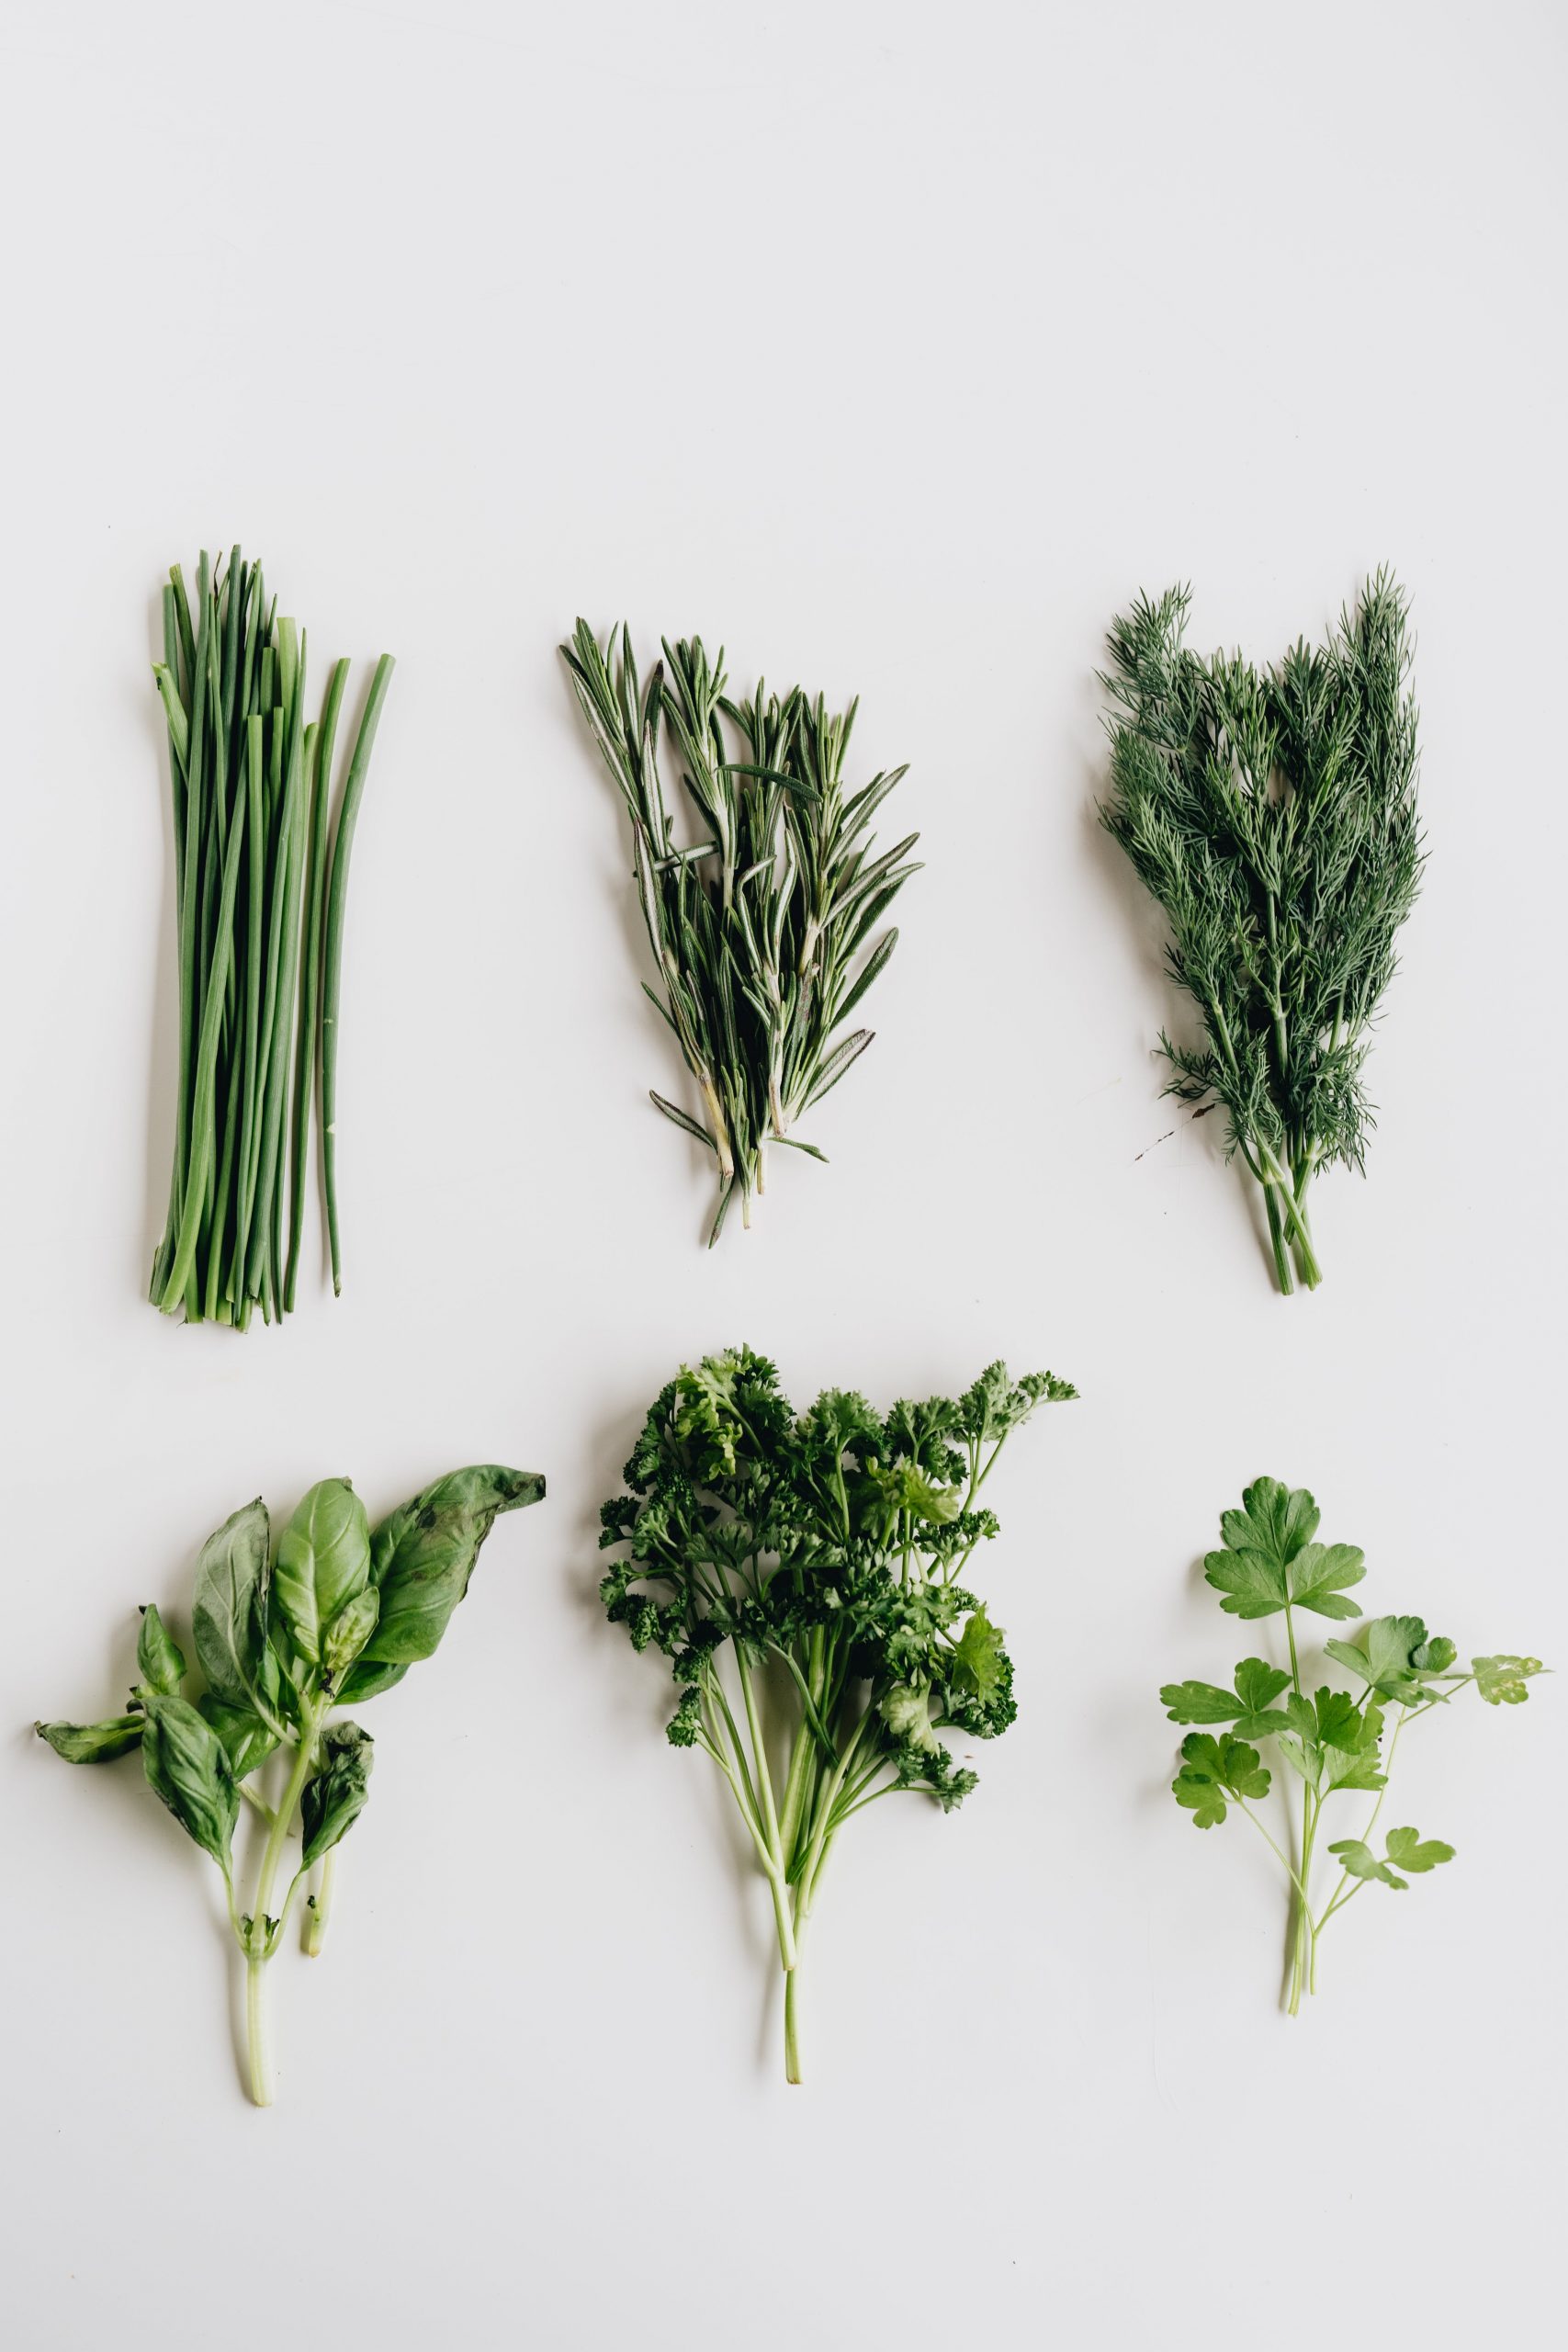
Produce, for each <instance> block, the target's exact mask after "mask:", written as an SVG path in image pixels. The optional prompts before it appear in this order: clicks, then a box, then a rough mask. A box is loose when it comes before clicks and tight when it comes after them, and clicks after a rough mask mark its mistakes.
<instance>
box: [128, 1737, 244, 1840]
mask: <svg viewBox="0 0 1568 2352" xmlns="http://www.w3.org/2000/svg"><path fill="white" fill-rule="evenodd" d="M141 1761H142V1763H143V1765H144V1766H145V1767H146V1770H147V1779H148V1781H149V1783H150V1785H151V1787H152V1791H153V1792H154V1794H155V1795H157V1796H160V1797H161V1798H162V1799H163V1801H164V1804H166V1805H167V1806H168V1808H169V1811H170V1812H171V1813H172V1814H173V1815H174V1816H175V1820H176V1821H177V1822H178V1823H179V1825H180V1827H181V1828H182V1829H183V1830H184V1831H185V1832H186V1836H187V1837H189V1838H195V1840H196V1842H197V1845H198V1846H199V1847H201V1848H202V1849H203V1850H204V1852H206V1853H209V1854H210V1855H211V1857H212V1859H213V1860H214V1861H215V1862H216V1863H217V1864H218V1866H219V1868H220V1870H221V1871H222V1872H223V1875H224V1877H225V1878H227V1877H228V1875H229V1849H230V1846H231V1843H232V1842H233V1837H234V1823H235V1820H236V1819H237V1817H238V1815H239V1811H240V1792H239V1790H238V1788H237V1787H236V1786H235V1782H234V1774H233V1771H232V1770H231V1766H230V1762H229V1753H228V1750H227V1749H226V1748H225V1747H224V1745H223V1743H222V1741H221V1740H220V1738H219V1736H218V1734H217V1733H216V1732H215V1731H214V1730H213V1728H212V1725H211V1724H209V1722H208V1720H207V1718H206V1716H205V1715H203V1714H201V1713H198V1712H197V1709H196V1708H195V1707H193V1706H192V1705H191V1703H190V1702H189V1700H188V1699H173V1698H164V1697H161V1696H160V1695H159V1694H158V1693H157V1692H156V1691H153V1692H151V1693H149V1696H148V1700H147V1728H146V1730H145V1731H144V1732H143V1734H142V1736H141Z"/></svg>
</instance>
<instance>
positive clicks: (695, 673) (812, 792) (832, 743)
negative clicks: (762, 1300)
mask: <svg viewBox="0 0 1568 2352" xmlns="http://www.w3.org/2000/svg"><path fill="white" fill-rule="evenodd" d="M560 650H561V653H562V656H563V658H564V659H565V662H566V665H567V668H568V670H569V671H570V674H571V683H572V687H573V690H574V692H575V694H576V695H577V699H578V703H579V705H580V707H581V711H582V715H583V718H585V719H586V721H587V723H588V727H589V730H590V732H591V733H592V736H593V739H594V741H596V742H597V744H598V746H599V749H600V751H601V752H602V753H603V755H604V763H605V764H606V766H607V767H608V768H609V771H610V774H611V775H612V776H613V777H614V778H615V784H616V786H617V787H618V788H619V791H620V794H621V797H622V798H623V799H624V800H625V802H626V813H627V815H628V817H629V818H630V820H631V829H632V854H633V871H634V873H635V876H636V879H637V895H638V897H639V899H640V900H641V903H642V912H643V921H644V922H645V924H646V926H647V930H648V938H649V946H650V948H651V949H652V952H653V959H654V963H655V965H656V967H657V968H658V973H659V978H660V990H661V992H656V991H655V990H654V989H652V988H649V984H648V982H647V981H646V980H645V981H644V982H643V987H644V989H645V990H646V991H647V993H648V995H649V997H650V998H652V1000H653V1002H654V1003H655V1004H656V1005H657V1006H658V1008H659V1011H660V1012H661V1013H662V1014H663V1016H664V1018H665V1020H666V1021H667V1022H668V1023H669V1025H670V1027H671V1031H672V1032H673V1034H674V1036H675V1041H676V1043H677V1045H678V1046H680V1049H681V1056H682V1060H683V1061H684V1062H685V1065H686V1068H687V1069H688V1070H689V1071H690V1072H691V1074H692V1077H693V1079H694V1081H695V1084H696V1089H697V1098H698V1103H699V1107H700V1111H701V1116H700V1117H696V1118H694V1117H692V1116H690V1115H688V1114H687V1113H686V1112H684V1111H682V1109H681V1108H680V1107H679V1105H678V1104H676V1103H671V1102H670V1101H668V1100H667V1099H666V1097H665V1096H664V1095H662V1094H660V1093H658V1092H656V1091H654V1090H652V1089H651V1088H650V1089H649V1096H650V1099H651V1101H652V1102H653V1103H654V1105H655V1106H656V1108H657V1109H659V1110H660V1111H662V1112H663V1114H664V1115H665V1117H666V1118H667V1119H670V1120H672V1121H673V1122H674V1124H675V1125H676V1126H678V1127H681V1128H682V1129H683V1130H684V1131H685V1133H686V1134H687V1135H690V1136H695V1138H696V1139H697V1141H698V1142H699V1143H702V1144H705V1145H706V1147H707V1148H708V1149H709V1150H710V1151H711V1152H712V1153H713V1154H714V1156H715V1158H716V1160H717V1163H718V1205H717V1209H716V1214H715V1216H714V1220H713V1225H712V1228H711V1230H710V1232H709V1235H708V1246H709V1248H710V1249H711V1248H712V1246H713V1244H714V1243H715V1242H716V1240H717V1239H718V1237H719V1234H720V1232H721V1231H722V1229H723V1226H724V1220H725V1217H726V1216H727V1215H728V1211H729V1207H730V1204H731V1203H732V1202H733V1201H734V1200H735V1199H736V1197H737V1196H738V1195H739V1202H740V1214H741V1220H742V1222H743V1224H745V1225H747V1226H750V1222H751V1201H752V1196H753V1194H760V1193H762V1192H763V1191H764V1189H765V1187H766V1182H767V1165H766V1151H767V1146H768V1145H769V1144H770V1143H781V1144H788V1145H789V1146H790V1147H791V1148H793V1149H795V1150H797V1151H804V1152H807V1153H808V1154H809V1155H810V1157H811V1158H812V1159H823V1158H824V1157H825V1154H824V1153H822V1152H820V1151H819V1150H818V1148H817V1147H816V1145H815V1144H809V1143H804V1142H802V1141H801V1139H800V1138H799V1136H795V1135H794V1134H793V1133H792V1132H791V1129H792V1128H793V1127H794V1125H795V1121H796V1120H797V1119H799V1118H800V1117H801V1116H802V1115H803V1114H805V1113H806V1112H807V1111H808V1110H810V1109H811V1108H812V1107H813V1106H814V1105H815V1104H817V1103H820V1102H821V1100H822V1098H823V1096H824V1095H825V1094H827V1093H828V1092H829V1091H830V1089H831V1088H833V1087H835V1086H837V1084H838V1082H839V1080H840V1079H841V1078H842V1077H843V1075H844V1073H845V1071H846V1070H847V1069H850V1067H851V1066H852V1063H854V1062H856V1061H858V1060H859V1059H860V1057H861V1055H862V1054H863V1052H864V1051H865V1049H866V1047H867V1046H869V1045H870V1044H871V1041H872V1037H873V1035H874V1032H873V1031H871V1030H870V1029H852V1030H850V1031H849V1032H848V1033H847V1034H846V1033H844V1029H843V1024H844V1023H845V1022H846V1021H847V1020H848V1018H849V1016H850V1014H851V1013H852V1012H853V1011H854V1009H855V1007H856V1005H858V1004H859V1003H860V1001H861V1000H862V998H863V996H864V994H865V992H866V990H867V989H869V988H870V986H871V984H872V982H873V981H874V979H875V978H876V977H877V975H878V974H879V973H880V972H881V971H883V970H884V969H885V967H886V963H887V959H888V957H889V956H891V955H892V953H893V950H894V948H895V947H896V946H897V941H898V933H897V931H896V930H892V931H886V932H884V933H882V935H881V936H880V937H879V938H878V939H877V940H876V941H875V942H874V944H873V945H872V946H871V947H870V948H869V949H867V948H866V941H867V940H868V938H869V937H870V935H871V933H873V931H874V929H875V927H876V925H877V924H878V923H879V922H881V920H882V918H883V916H884V915H885V914H886V911H887V909H888V908H889V907H890V906H891V904H892V902H893V900H894V899H895V898H896V897H897V894H898V892H899V890H900V889H901V888H903V886H904V884H905V883H906V882H907V881H908V877H909V876H910V875H911V874H916V873H918V872H919V865H918V864H914V863H911V862H910V860H909V855H908V854H909V852H910V850H911V849H912V848H913V847H914V845H915V842H916V840H917V839H918V835H916V834H914V833H909V834H907V835H906V837H905V838H904V839H903V840H902V841H900V842H896V843H895V844H894V846H893V847H892V848H891V849H888V850H884V851H883V852H882V853H881V854H879V855H877V856H873V854H872V848H873V843H872V839H871V835H870V831H869V828H870V825H871V822H872V820H873V818H874V816H875V814H876V811H877V809H879V808H880V807H881V806H882V803H883V802H884V800H886V797H887V795H888V794H889V793H890V792H891V791H892V790H893V787H894V786H895V785H897V783H898V782H899V781H900V780H901V778H902V777H903V776H904V775H905V774H906V773H907V771H906V769H904V768H902V767H898V768H891V769H887V770H886V771H884V772H883V773H882V774H880V775H874V776H873V777H872V779H871V781H870V782H869V783H868V784H864V785H863V786H861V787H860V789H859V790H858V791H855V792H850V791H847V790H846V788H845V784H844V762H845V757H846V754H847V753H848V751H849V745H850V736H851V731H852V729H853V726H854V719H855V711H856V708H857V707H858V706H857V704H855V703H853V702H852V703H851V705H850V707H849V708H848V710H846V711H844V712H843V713H841V714H839V713H834V712H831V711H829V709H828V708H827V706H826V704H825V703H824V701H823V698H822V696H821V695H817V696H816V697H815V699H812V698H809V697H808V696H807V695H805V694H803V693H802V692H801V690H800V688H799V687H798V686H796V687H794V688H792V689H791V691H790V692H789V693H788V694H786V695H771V694H769V693H768V692H767V691H766V689H765V687H764V686H763V685H762V684H761V683H759V684H758V687H757V690H756V692H755V694H754V695H752V696H751V697H750V700H749V701H745V702H736V701H732V700H731V699H730V698H729V696H728V695H727V694H726V693H725V685H726V679H725V672H724V653H723V650H722V649H721V650H720V651H719V655H718V659H717V660H716V661H710V659H709V657H708V655H707V654H706V652H705V650H704V648H703V642H702V639H701V638H692V639H684V638H682V639H681V640H680V641H679V642H678V643H677V644H674V645H671V643H670V642H669V641H668V639H666V640H665V643H664V659H663V661H662V662H657V663H655V665H654V668H653V670H652V671H651V672H650V673H649V677H648V679H647V681H646V683H644V682H642V681H641V680H639V678H638V675H637V661H636V658H635V656H634V654H633V652H632V645H631V633H630V631H629V629H626V628H620V629H617V630H612V632H611V634H610V637H609V639H607V641H606V643H605V644H604V648H603V649H601V647H600V646H599V643H598V641H597V639H595V637H594V635H593V632H592V629H591V628H589V626H588V624H587V622H586V621H583V620H580V621H579V622H578V624H577V628H576V631H575V634H574V635H573V637H572V639H571V642H570V644H568V645H563V646H562V647H561V649H560ZM661 739H662V742H663V745H664V748H665V750H666V752H670V751H671V750H672V751H673V752H674V755H675V757H676V759H677V760H678V761H679V763H680V770H681V781H682V786H683V788H684V791H685V794H686V797H687V798H688V799H689V800H690V802H691V804H692V807H693V809H694V810H695V812H696V817H697V821H698V824H699V826H700V829H701V832H700V838H699V839H698V841H697V842H696V843H695V844H694V846H693V847H691V848H682V847H681V846H679V845H678V844H677V842H676V839H675V826H674V820H673V819H672V818H671V813H670V809H669V806H668V803H667V801H666V799H665V794H664V785H663V781H662V777H661V775H660V741H661Z"/></svg>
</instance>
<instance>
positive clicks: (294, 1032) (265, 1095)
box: [151, 548, 392, 1330]
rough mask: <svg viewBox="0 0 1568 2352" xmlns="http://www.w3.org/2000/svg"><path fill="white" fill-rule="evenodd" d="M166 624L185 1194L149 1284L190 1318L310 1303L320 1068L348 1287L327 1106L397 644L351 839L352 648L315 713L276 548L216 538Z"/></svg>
mask: <svg viewBox="0 0 1568 2352" xmlns="http://www.w3.org/2000/svg"><path fill="white" fill-rule="evenodd" d="M163 635H164V658H163V660H162V661H161V662H156V663H155V664H154V665H153V678H154V681H155V683H156V684H157V689H158V694H159V696H160V699H161V701H162V703H163V706H164V718H165V720H166V722H167V726H168V734H169V771H170V785H171V794H172V808H173V820H174V837H175V899H176V922H175V935H176V943H177V960H178V982H179V987H178V1001H179V1036H178V1047H177V1056H176V1064H175V1071H176V1077H175V1088H176V1091H175V1148H174V1163H173V1168H172V1170H171V1174H170V1182H169V1207H168V1216H167V1219H166V1221H165V1225H164V1237H163V1239H162V1240H161V1242H160V1243H159V1246H158V1250H157V1252H156V1254H155V1256H154V1259H153V1262H152V1285H151V1296H152V1300H153V1303H154V1304H155V1305H156V1306H159V1307H160V1308H161V1309H162V1310H163V1312H164V1314H165V1315H173V1314H175V1312H176V1311H177V1310H179V1309H181V1308H183V1309H184V1312H185V1318H186V1322H187V1323H197V1322H203V1321H206V1322H214V1323H223V1324H229V1325H231V1326H233V1327H234V1328H235V1329H239V1330H244V1329H247V1327H248V1326H249V1323H250V1320H251V1317H252V1314H253V1312H254V1309H255V1308H256V1307H257V1306H259V1307H260V1308H261V1311H262V1316H263V1318H264V1320H265V1321H267V1322H269V1323H270V1322H272V1321H274V1320H276V1319H280V1318H281V1317H282V1316H283V1315H284V1314H285V1313H286V1312H288V1311H289V1310H291V1309H292V1307H293V1306H294V1301H295V1293H296V1288H297V1284H298V1279H299V1257H300V1249H301V1243H302V1239H303V1233H304V1224H305V1203H306V1193H307V1191H308V1189H309V1170H310V1119H311V1109H312V1098H313V1095H314V1092H315V1088H316V1084H317V1073H318V1071H319V1072H320V1082H321V1091H322V1099H323V1108H322V1114H321V1128H322V1138H321V1180H322V1186H323V1190H324V1193H325V1195H326V1199H327V1203H328V1210H329V1227H330V1235H331V1246H332V1259H333V1288H334V1290H341V1288H342V1274H341V1249H340V1243H339V1237H338V1220H337V1194H336V1159H335V1150H334V1148H333V1137H332V1133H331V1127H330V1124H329V1123H330V1121H331V1120H332V1119H333V1117H334V1116H335V1099H336V1031H337V1006H338V1001H339V997H340V995H341V988H342V938H343V922H344V899H345V896H346V890H347V877H348V852H349V847H350V844H351V842H352V841H353V837H354V829H355V823H356V821H357V819H358V814H359V807H360V802H361V800H362V798H363V797H364V790H365V781H366V775H367V769H368V765H369V757H370V747H371V744H372V743H373V741H374V740H375V733H376V727H377V724H378V720H379V718H380V711H381V705H382V703H383V702H384V700H385V698H386V692H387V685H388V682H389V678H390V674H391V669H392V662H391V657H390V656H389V655H383V656H382V658H381V660H380V662H378V664H377V669H376V674H375V679H374V682H373V684H372V686H371V690H370V696H369V701H368V703H367V709H366V714H365V718H364V719H363V721H362V723H361V725H360V728H359V732H358V736H357V739H356V741H355V747H354V752H353V755H352V758H351V760H350V763H349V770H348V775H347V777H346V780H345V782H344V790H343V797H342V807H341V810H340V813H339V816H338V820H337V831H336V838H335V842H334V840H333V830H332V823H331V815H332V800H333V784H332V763H333V747H334V743H335V741H336V734H337V724H338V715H339V711H340V708H341V707H342V703H343V697H344V688H345V685H346V682H347V675H348V663H347V662H344V661H340V662H336V663H335V664H334V665H333V671H332V674H331V680H330V683H329V685H328V689H327V697H326V704H325V707H324V710H323V713H322V718H321V723H320V725H317V724H315V723H314V722H309V723H308V722H307V720H306V718H305V701H306V639H305V632H304V631H303V630H302V629H301V628H299V626H298V624H297V623H296V622H295V621H293V620H291V619H289V618H288V617H287V616H281V617H280V616H279V615H278V611H277V605H276V598H274V599H272V600H271V601H270V602H269V600H268V597H267V594H266V589H265V579H264V575H263V572H262V568H261V566H260V564H257V563H249V564H247V563H246V562H244V561H243V558H242V556H241V552H240V549H239V548H233V550H232V551H231V555H230V557H229V560H228V562H227V563H226V564H225V563H222V562H214V561H212V560H210V559H209V556H208V555H207V554H206V553H205V552H204V553H203V554H202V556H201V558H200V560H199V562H198V564H197V582H196V598H195V605H194V610H193V606H192V602H191V598H190V596H189V594H188V593H187V590H186V582H185V579H184V576H183V574H182V573H181V571H180V568H179V566H178V565H177V564H176V565H175V567H174V568H173V569H172V571H170V574H169V582H168V585H167V586H166V587H165V588H164V598H163ZM329 1019H330V1022H331V1029H330V1033H329V1032H328V1030H327V1028H326V1026H325V1024H326V1023H327V1022H328V1020H329ZM290 1103H291V1110H290V1109H289V1107H288V1106H289V1105H290ZM329 1105H330V1106H331V1107H329ZM286 1205H287V1209H288V1233H287V1246H286V1242H285V1231H284V1212H285V1207H286Z"/></svg>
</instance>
